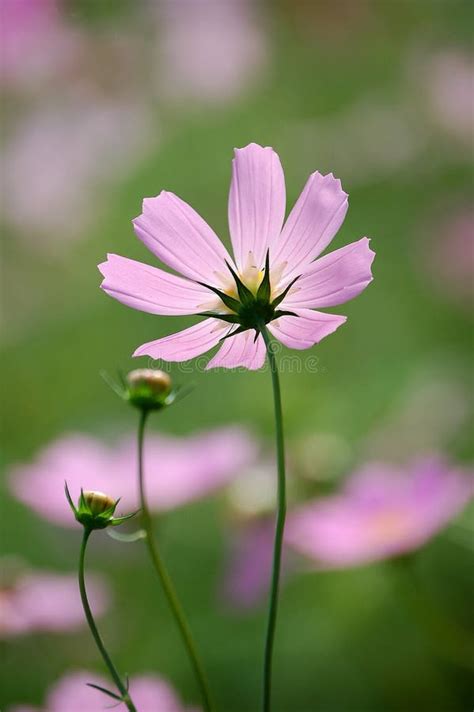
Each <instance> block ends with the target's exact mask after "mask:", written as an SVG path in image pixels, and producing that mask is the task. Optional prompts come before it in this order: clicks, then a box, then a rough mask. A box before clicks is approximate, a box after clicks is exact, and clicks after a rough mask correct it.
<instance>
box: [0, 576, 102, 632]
mask: <svg viewBox="0 0 474 712" xmlns="http://www.w3.org/2000/svg"><path fill="white" fill-rule="evenodd" d="M87 585H88V592H89V597H90V599H91V605H92V606H93V609H94V614H95V615H97V616H99V615H102V614H103V613H104V611H105V610H106V608H107V605H108V598H109V596H108V592H107V589H106V587H105V584H104V583H103V581H102V580H101V579H99V578H98V577H96V576H88V582H87ZM84 622H85V619H84V612H83V609H82V605H81V599H80V596H79V590H78V587H77V578H76V576H75V575H70V574H56V573H50V572H46V571H37V572H32V571H28V572H25V573H22V574H20V575H19V576H17V577H16V578H14V579H13V581H12V582H11V583H9V584H8V585H6V586H2V587H0V638H7V637H12V636H18V635H25V634H27V633H35V632H40V631H52V632H62V631H68V630H73V629H75V628H79V627H81V626H82V625H84Z"/></svg>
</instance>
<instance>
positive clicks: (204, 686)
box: [138, 410, 213, 712]
mask: <svg viewBox="0 0 474 712" xmlns="http://www.w3.org/2000/svg"><path fill="white" fill-rule="evenodd" d="M147 416H148V411H146V410H143V411H141V413H140V422H139V425H138V482H139V489H140V504H141V509H142V522H143V528H144V530H145V532H146V543H147V546H148V552H149V554H150V558H151V560H152V563H153V566H154V568H155V571H156V572H157V574H158V576H159V578H160V581H161V585H162V586H163V590H164V593H165V596H166V598H167V601H168V603H169V606H170V608H171V612H172V613H173V616H174V619H175V621H176V624H177V625H178V628H179V631H180V633H181V637H182V639H183V642H184V646H185V648H186V650H187V653H188V656H189V659H190V661H191V665H192V667H193V670H194V673H195V675H196V679H197V682H198V685H199V687H200V690H201V694H202V699H203V704H204V709H205V711H206V712H212V708H213V707H212V702H211V694H210V690H209V685H208V682H207V679H206V675H205V672H204V668H203V666H202V663H201V661H200V659H199V656H198V653H197V649H196V645H195V643H194V640H193V637H192V634H191V630H190V628H189V625H188V622H187V620H186V616H185V614H184V611H183V608H182V607H181V604H180V602H179V599H178V596H177V594H176V591H175V588H174V585H173V582H172V581H171V578H170V575H169V573H168V571H167V569H166V566H165V564H164V562H163V560H162V558H161V556H160V553H159V551H158V546H157V544H156V540H155V537H154V533H153V520H152V517H151V514H150V510H149V508H148V504H147V499H146V493H145V482H144V468H143V441H144V435H145V425H146V421H147Z"/></svg>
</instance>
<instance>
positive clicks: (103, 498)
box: [79, 490, 115, 515]
mask: <svg viewBox="0 0 474 712" xmlns="http://www.w3.org/2000/svg"><path fill="white" fill-rule="evenodd" d="M83 497H84V501H85V503H86V504H87V506H88V507H89V510H90V512H91V514H94V515H96V514H102V513H103V512H105V511H106V510H107V509H111V508H112V507H113V506H114V505H115V500H114V499H112V497H109V495H107V494H104V493H103V492H94V491H91V490H89V491H86V492H84V493H83ZM79 506H80V500H79Z"/></svg>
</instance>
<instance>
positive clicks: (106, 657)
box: [78, 528, 137, 712]
mask: <svg viewBox="0 0 474 712" xmlns="http://www.w3.org/2000/svg"><path fill="white" fill-rule="evenodd" d="M91 533H92V529H87V528H84V535H83V537H82V544H81V553H80V555H79V577H78V578H79V591H80V593H81V601H82V606H83V608H84V613H85V616H86V620H87V623H88V624H89V628H90V631H91V633H92V637H93V638H94V640H95V643H96V645H97V647H98V648H99V652H100V654H101V655H102V657H103V659H104V662H105V664H106V665H107V667H108V669H109V672H110V674H111V676H112V678H113V681H114V682H115V684H116V686H117V689H118V691H119V692H120V695H121V699H122V700H123V701H124V703H125V704H126V705H127V708H128V710H129V712H137V709H136V707H135V705H134V704H133V702H132V700H131V698H130V695H129V693H128V690H127V687H126V685H124V683H123V682H122V679H121V677H120V675H119V674H118V672H117V670H116V668H115V665H114V664H113V662H112V660H111V658H110V655H109V654H108V652H107V650H106V648H105V645H104V642H103V640H102V638H101V636H100V633H99V631H98V629H97V626H96V624H95V620H94V616H93V615H92V611H91V607H90V605H89V599H88V598H87V591H86V584H85V580H84V559H85V555H86V547H87V542H88V540H89V537H90V535H91Z"/></svg>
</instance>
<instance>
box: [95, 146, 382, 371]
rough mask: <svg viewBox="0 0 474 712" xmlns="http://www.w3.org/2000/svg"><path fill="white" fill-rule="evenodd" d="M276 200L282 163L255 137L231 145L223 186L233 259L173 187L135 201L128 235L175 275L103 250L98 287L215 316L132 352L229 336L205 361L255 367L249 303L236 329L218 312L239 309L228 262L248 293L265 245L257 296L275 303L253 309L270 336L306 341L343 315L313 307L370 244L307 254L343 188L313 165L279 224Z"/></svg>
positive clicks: (341, 209) (343, 284)
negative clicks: (265, 288)
mask: <svg viewBox="0 0 474 712" xmlns="http://www.w3.org/2000/svg"><path fill="white" fill-rule="evenodd" d="M285 203H286V196H285V179H284V175H283V169H282V166H281V163H280V159H279V157H278V155H277V154H276V153H275V152H274V151H273V149H271V148H269V147H267V148H262V146H258V145H257V144H255V143H252V144H250V145H248V146H246V147H245V148H242V149H236V151H235V158H234V161H233V167H232V182H231V187H230V195H229V227H230V233H231V239H232V245H233V250H234V255H235V264H234V262H233V260H232V258H231V257H230V255H229V253H228V252H227V250H226V248H225V247H224V245H223V244H222V243H221V242H220V241H219V238H218V237H217V235H216V234H215V233H214V231H213V230H212V228H210V227H209V225H207V223H205V222H204V220H203V219H202V218H201V217H200V216H199V215H198V214H197V213H196V212H195V211H194V210H193V209H192V208H191V207H190V206H189V205H188V204H187V203H185V202H184V201H182V200H181V199H180V198H178V197H177V196H176V195H174V194H173V193H168V192H166V191H162V192H161V193H160V194H159V195H158V196H157V197H155V198H146V199H145V200H144V201H143V213H142V214H141V215H140V216H139V217H138V218H136V219H135V220H134V226H135V231H136V233H137V235H138V237H139V238H140V239H141V240H142V241H143V242H144V244H145V245H146V246H147V247H148V248H149V249H150V250H151V251H152V252H153V253H154V254H155V255H156V257H158V258H159V259H160V260H162V261H163V262H164V263H165V264H167V265H168V266H169V267H171V269H174V270H176V271H178V272H180V273H181V274H183V275H184V277H178V276H176V275H174V274H171V273H169V272H164V271H163V270H161V269H158V268H157V267H150V266H148V265H144V264H142V263H140V262H136V261H135V260H130V259H127V258H125V257H120V256H119V255H113V254H112V255H109V256H108V260H107V261H106V262H104V263H102V264H101V265H100V266H99V269H100V271H101V272H102V274H103V276H104V280H103V282H102V285H101V286H102V289H103V290H104V291H105V292H107V293H108V294H110V296H112V297H114V298H115V299H117V300H118V301H120V302H122V303H124V304H126V305H127V306H130V307H133V308H134V309H140V310H141V311H146V312H150V313H152V314H167V315H171V314H195V315H199V314H200V313H202V312H209V311H211V313H212V314H215V315H216V318H215V317H214V316H212V317H211V318H207V319H205V320H203V321H201V322H200V323H198V324H195V325H194V326H192V327H190V328H188V329H185V330H184V331H180V332H178V333H176V334H172V335H171V336H166V337H164V338H162V339H158V340H157V341H151V342H149V343H147V344H143V345H142V346H141V347H140V348H138V349H137V350H136V351H135V353H134V356H145V355H148V356H151V357H152V358H154V359H163V360H165V361H186V360H188V359H192V358H194V357H195V356H199V355H200V354H203V353H206V352H207V351H209V349H211V348H213V347H214V346H216V345H217V344H218V343H219V342H220V341H221V339H223V338H224V337H226V336H231V338H226V339H225V341H224V343H223V344H222V345H221V347H220V349H219V351H218V352H217V354H216V355H215V356H214V358H213V359H212V360H211V361H210V362H209V363H208V364H207V367H206V368H217V367H223V368H236V367H239V366H243V367H245V368H249V369H258V368H260V367H261V366H262V365H263V362H264V360H265V344H264V341H263V336H262V335H261V334H259V333H257V337H256V338H254V337H255V334H254V329H255V330H256V331H257V329H258V325H256V324H257V316H255V314H256V308H255V307H254V303H252V306H251V308H250V309H249V308H248V307H243V311H245V314H246V315H247V316H246V319H247V320H249V321H250V322H251V326H248V322H247V323H246V324H244V327H242V328H246V329H247V330H246V331H243V332H241V333H239V329H238V328H237V327H239V324H241V323H243V322H241V321H237V323H231V324H229V323H228V321H226V319H227V320H229V319H240V318H241V314H240V311H239V309H240V307H241V306H242V304H241V302H239V296H238V294H237V291H236V284H235V282H234V279H233V277H232V275H231V272H230V269H233V270H234V273H236V272H238V273H239V278H240V279H241V280H242V282H243V283H244V285H245V287H247V289H248V290H250V292H251V293H252V294H253V295H254V296H255V295H256V293H257V289H258V287H259V285H260V284H262V283H263V282H262V280H263V278H264V275H265V262H266V255H267V254H269V265H270V274H269V275H268V276H269V278H270V286H271V292H270V294H269V295H268V296H267V297H265V300H266V301H265V304H266V302H267V301H268V302H272V301H273V300H275V301H278V300H281V301H279V303H278V310H277V311H272V312H271V315H270V316H269V315H268V313H267V311H266V312H265V316H264V317H263V316H258V319H264V320H265V321H266V322H267V324H268V330H269V331H270V332H271V333H272V334H273V336H274V337H276V338H277V339H278V340H279V341H281V342H282V343H283V344H284V345H285V346H288V347H290V348H295V349H307V348H310V347H311V346H313V345H314V344H316V343H318V342H319V341H321V339H323V338H324V337H325V336H327V335H328V334H331V333H332V332H334V331H335V330H336V329H337V328H338V327H339V326H341V324H343V323H344V322H345V321H346V317H344V316H337V315H335V314H327V313H324V312H320V311H315V309H316V308H319V307H332V306H336V305H337V304H342V303H344V302H347V301H348V300H349V299H352V298H353V297H355V296H357V295H358V294H360V292H362V290H363V289H365V287H366V286H367V285H368V284H369V282H370V281H371V280H372V273H371V264H372V261H373V258H374V252H372V250H371V249H370V248H369V240H368V239H367V238H362V239H361V240H359V241H358V242H353V243H351V244H350V245H346V246H345V247H342V248H341V249H339V250H336V251H334V252H332V253H330V254H328V255H325V256H324V257H322V258H320V259H316V258H317V257H319V255H320V254H321V253H322V252H323V250H325V249H326V247H327V246H328V245H329V243H330V242H331V241H332V239H333V237H334V236H335V235H336V233H337V231H338V230H339V228H340V226H341V224H342V222H343V220H344V218H345V215H346V212H347V208H348V202H347V193H345V192H344V191H343V190H342V187H341V182H340V181H339V180H336V179H335V178H334V176H333V175H332V174H329V175H326V176H323V175H321V174H320V173H318V172H316V173H313V174H312V175H311V176H310V177H309V179H308V181H307V183H306V185H305V187H304V189H303V192H302V193H301V195H300V197H299V198H298V200H297V202H296V204H295V206H294V208H293V210H292V211H291V213H290V215H289V217H288V219H287V221H286V223H285V225H284V226H283V220H284V217H285ZM226 263H227V264H226ZM229 266H230V269H229ZM295 281H296V284H293V282H295ZM216 290H217V291H216ZM287 290H289V291H288V292H287ZM216 295H217V296H216ZM229 298H233V299H234V302H233V303H234V304H235V303H236V304H237V305H238V306H237V307H235V309H237V311H234V307H231V308H229V305H228V304H225V303H224V302H225V301H226V300H228V299H229ZM222 300H224V301H222ZM266 306H267V307H268V308H270V305H269V304H268V305H267V304H266ZM260 311H261V310H260ZM260 311H258V314H260ZM249 312H251V314H250V316H249ZM288 312H290V313H288ZM223 319H224V320H223ZM239 328H240V327H239ZM234 332H237V333H236V334H234Z"/></svg>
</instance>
